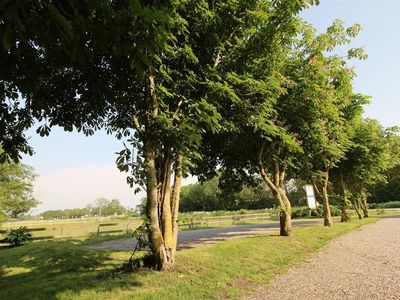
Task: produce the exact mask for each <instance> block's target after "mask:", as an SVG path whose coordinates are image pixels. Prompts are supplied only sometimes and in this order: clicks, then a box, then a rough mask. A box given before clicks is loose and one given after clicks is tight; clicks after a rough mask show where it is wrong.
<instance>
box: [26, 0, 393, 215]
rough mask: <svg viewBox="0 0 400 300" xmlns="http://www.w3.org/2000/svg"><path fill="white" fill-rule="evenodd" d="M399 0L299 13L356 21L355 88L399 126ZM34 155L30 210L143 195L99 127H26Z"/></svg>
mask: <svg viewBox="0 0 400 300" xmlns="http://www.w3.org/2000/svg"><path fill="white" fill-rule="evenodd" d="M399 12H400V0H397V1H396V0H392V1H389V0H386V1H385V0H321V4H320V5H319V6H313V7H311V8H309V9H308V10H306V11H304V12H302V13H301V16H302V17H303V18H304V19H305V20H306V21H308V22H310V23H312V24H314V26H315V27H316V28H317V30H318V31H319V32H322V31H324V30H325V29H326V27H328V26H329V25H330V24H331V23H332V22H333V21H334V20H335V19H341V20H343V21H345V25H351V24H353V23H359V24H361V26H362V28H363V30H362V32H361V33H360V35H359V36H358V37H357V38H356V39H355V40H354V42H353V44H352V45H353V46H355V47H361V46H362V47H364V48H365V51H366V53H367V54H368V56H369V57H368V59H367V60H366V61H361V62H354V67H355V70H356V72H357V74H358V76H357V78H356V79H355V82H354V87H355V91H356V92H360V93H363V94H367V95H370V96H371V97H372V104H370V105H368V106H367V107H366V110H365V116H367V117H370V118H374V119H378V120H379V121H380V122H381V123H382V124H383V125H384V126H386V127H390V126H395V125H400V95H399V94H400V92H399V87H400V76H398V70H400V58H399V53H400V18H399V17H398V14H399ZM28 136H31V138H30V145H31V146H32V147H33V148H34V150H35V155H33V156H31V157H29V156H24V158H23V161H22V162H23V163H25V164H28V165H31V166H32V167H33V168H34V169H35V170H36V173H38V175H39V177H38V179H37V180H36V183H35V197H36V198H37V199H38V200H39V201H41V204H40V205H39V206H38V207H37V208H36V209H35V210H34V211H33V212H34V213H35V212H36V213H37V212H42V211H45V210H49V209H64V208H75V207H84V206H85V205H87V204H89V203H93V202H94V201H95V200H96V199H97V198H99V197H106V198H109V199H112V198H117V199H119V200H120V201H121V203H122V204H123V205H125V206H127V207H135V206H136V205H137V204H138V202H139V200H140V199H141V198H142V197H143V196H144V193H143V192H141V193H139V194H137V195H134V194H133V190H132V189H130V188H129V186H128V185H127V184H126V174H124V173H120V172H119V171H118V169H117V168H116V166H115V159H116V154H115V152H117V151H120V150H122V149H123V146H122V144H121V142H120V141H118V140H116V139H115V138H114V137H113V136H109V135H106V134H105V133H102V132H98V133H96V134H95V135H94V136H92V137H85V136H83V135H82V134H79V133H65V132H63V130H62V129H60V128H53V129H52V133H51V134H50V136H49V137H43V138H42V137H39V136H38V135H36V134H35V130H31V131H29V132H28ZM193 181H195V179H193V178H190V179H189V180H187V181H186V183H190V182H193Z"/></svg>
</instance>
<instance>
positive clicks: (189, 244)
mask: <svg viewBox="0 0 400 300" xmlns="http://www.w3.org/2000/svg"><path fill="white" fill-rule="evenodd" d="M317 224H322V219H314V220H293V226H294V227H296V226H303V225H317ZM278 229H279V222H269V223H264V224H251V225H239V226H232V227H220V228H208V229H197V230H186V231H181V232H179V235H178V249H186V248H193V247H196V246H199V245H204V244H212V243H215V242H217V241H224V240H227V239H232V238H239V237H249V236H255V235H260V234H265V233H271V232H275V231H277V230H278ZM134 246H135V241H134V240H133V239H132V238H123V239H118V240H111V241H105V242H102V243H99V244H97V245H94V246H92V247H93V248H96V249H105V250H106V249H107V250H115V251H130V250H133V248H134Z"/></svg>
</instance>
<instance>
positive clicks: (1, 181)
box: [0, 162, 39, 219]
mask: <svg viewBox="0 0 400 300" xmlns="http://www.w3.org/2000/svg"><path fill="white" fill-rule="evenodd" d="M35 178H36V174H35V173H34V170H33V169H32V168H31V167H29V166H27V165H24V164H16V163H11V162H4V163H2V164H0V219H4V218H6V217H12V218H16V217H18V216H19V215H20V214H23V213H26V212H28V211H29V210H30V209H31V208H34V207H36V206H37V205H38V204H39V202H38V201H37V200H36V199H35V198H34V197H33V182H34V180H35Z"/></svg>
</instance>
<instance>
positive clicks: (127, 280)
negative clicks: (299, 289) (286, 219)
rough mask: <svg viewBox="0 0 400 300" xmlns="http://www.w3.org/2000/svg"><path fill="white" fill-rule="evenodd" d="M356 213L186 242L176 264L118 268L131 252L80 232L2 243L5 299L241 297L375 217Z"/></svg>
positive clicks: (0, 292)
mask: <svg viewBox="0 0 400 300" xmlns="http://www.w3.org/2000/svg"><path fill="white" fill-rule="evenodd" d="M376 220H378V219H377V218H368V219H363V220H360V221H358V220H354V221H352V222H349V223H342V224H336V225H335V226H334V227H332V228H324V227H322V226H312V227H302V228H298V229H295V230H294V237H292V238H285V237H280V236H276V235H268V236H266V235H265V236H258V237H253V238H243V239H235V240H228V241H224V242H220V243H217V244H214V245H208V246H202V247H198V248H195V249H189V250H183V251H180V252H178V254H177V265H176V268H175V270H174V271H170V272H155V271H150V270H144V271H139V272H136V273H132V274H120V275H115V272H114V271H113V270H115V268H116V267H118V266H120V265H121V264H122V262H123V261H125V260H126V259H127V258H128V257H129V255H130V253H128V252H110V251H100V250H93V249H89V248H87V247H85V241H82V240H55V241H43V242H36V243H32V244H28V245H25V246H21V247H18V248H13V249H2V250H0V299H221V298H222V299H225V298H232V299H235V298H238V297H240V296H241V295H243V294H246V293H250V292H251V291H252V290H253V289H254V288H255V287H256V286H258V285H260V284H265V283H267V282H269V281H270V280H271V279H273V278H274V277H276V276H277V275H279V274H281V273H283V272H285V271H286V270H287V269H288V268H289V267H290V266H293V265H294V264H297V263H300V262H302V261H304V260H305V259H306V258H308V257H310V256H311V255H312V254H313V253H315V252H316V251H317V250H318V249H320V248H321V247H322V246H324V245H325V244H327V242H329V241H330V240H331V239H333V238H335V237H337V236H339V235H341V234H344V233H347V232H349V231H351V230H354V229H356V228H359V227H360V226H362V225H365V224H368V223H372V222H375V221H376Z"/></svg>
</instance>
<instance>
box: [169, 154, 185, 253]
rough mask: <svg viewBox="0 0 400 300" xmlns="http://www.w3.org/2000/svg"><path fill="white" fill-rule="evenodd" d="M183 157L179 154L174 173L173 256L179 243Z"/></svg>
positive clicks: (172, 202)
mask: <svg viewBox="0 0 400 300" xmlns="http://www.w3.org/2000/svg"><path fill="white" fill-rule="evenodd" d="M182 168H183V156H182V154H181V153H178V154H177V158H176V161H175V171H174V188H173V192H172V201H171V205H172V235H173V247H172V249H173V255H174V256H175V252H176V246H177V243H178V215H179V202H180V197H181V186H182V179H183V170H182Z"/></svg>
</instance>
